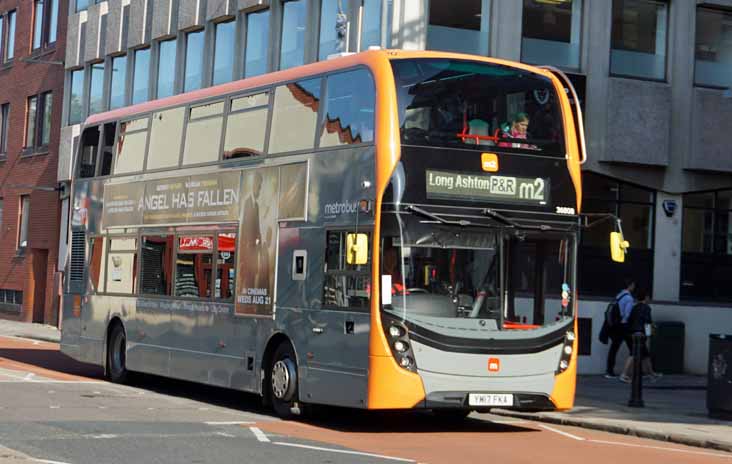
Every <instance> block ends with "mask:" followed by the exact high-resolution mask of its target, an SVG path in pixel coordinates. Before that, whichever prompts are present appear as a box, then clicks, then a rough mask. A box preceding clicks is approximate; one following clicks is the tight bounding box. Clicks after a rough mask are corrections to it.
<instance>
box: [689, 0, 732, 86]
mask: <svg viewBox="0 0 732 464" xmlns="http://www.w3.org/2000/svg"><path fill="white" fill-rule="evenodd" d="M695 58H696V61H695V67H694V83H695V84H696V85H704V86H710V87H724V88H727V87H730V85H732V12H730V11H722V10H712V9H709V8H697V10H696V49H695Z"/></svg>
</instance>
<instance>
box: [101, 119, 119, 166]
mask: <svg viewBox="0 0 732 464" xmlns="http://www.w3.org/2000/svg"><path fill="white" fill-rule="evenodd" d="M116 133H117V123H115V122H110V123H107V124H105V125H104V135H103V142H104V143H102V158H101V160H100V164H101V165H100V166H99V175H100V176H108V175H110V174H112V160H113V159H114V137H115V135H116Z"/></svg>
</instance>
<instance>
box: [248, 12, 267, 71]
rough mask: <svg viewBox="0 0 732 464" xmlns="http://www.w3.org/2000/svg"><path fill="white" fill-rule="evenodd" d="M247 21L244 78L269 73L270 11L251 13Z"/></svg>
mask: <svg viewBox="0 0 732 464" xmlns="http://www.w3.org/2000/svg"><path fill="white" fill-rule="evenodd" d="M246 21H247V45H246V54H245V56H244V77H252V76H258V75H260V74H264V73H266V72H267V49H268V47H269V10H264V11H261V12H258V13H249V14H248V15H247V16H246Z"/></svg>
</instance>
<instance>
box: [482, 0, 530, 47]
mask: <svg viewBox="0 0 732 464" xmlns="http://www.w3.org/2000/svg"><path fill="white" fill-rule="evenodd" d="M491 6H492V7H493V10H492V11H491V26H492V27H491V30H490V56H493V57H496V58H504V59H507V60H514V61H519V60H520V59H521V29H522V28H521V24H523V12H524V4H523V2H519V1H510V2H506V1H494V2H492V5H491Z"/></svg>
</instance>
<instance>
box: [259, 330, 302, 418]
mask: <svg viewBox="0 0 732 464" xmlns="http://www.w3.org/2000/svg"><path fill="white" fill-rule="evenodd" d="M283 343H289V344H290V346H291V347H292V352H293V353H295V362H296V363H297V368H298V370H300V367H301V366H300V356H299V355H298V353H297V348H295V344H294V343H293V342H292V339H290V337H288V336H287V335H285V334H284V333H282V332H275V333H273V334H272V335H271V336H270V337H269V340H267V344H266V346H265V349H264V353H263V354H262V359H261V363H260V365H259V372H260V379H259V380H260V382H259V394H260V395H261V396H262V398H263V399H264V401H265V404H267V403H269V401H270V398H269V389H268V388H265V386H264V385H265V381H266V380H267V376H268V375H269V372H268V370H269V366H270V364H272V358H273V357H274V353H275V351H277V347H278V346H280V345H281V344H283ZM299 382H300V376H299V375H298V383H299Z"/></svg>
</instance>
